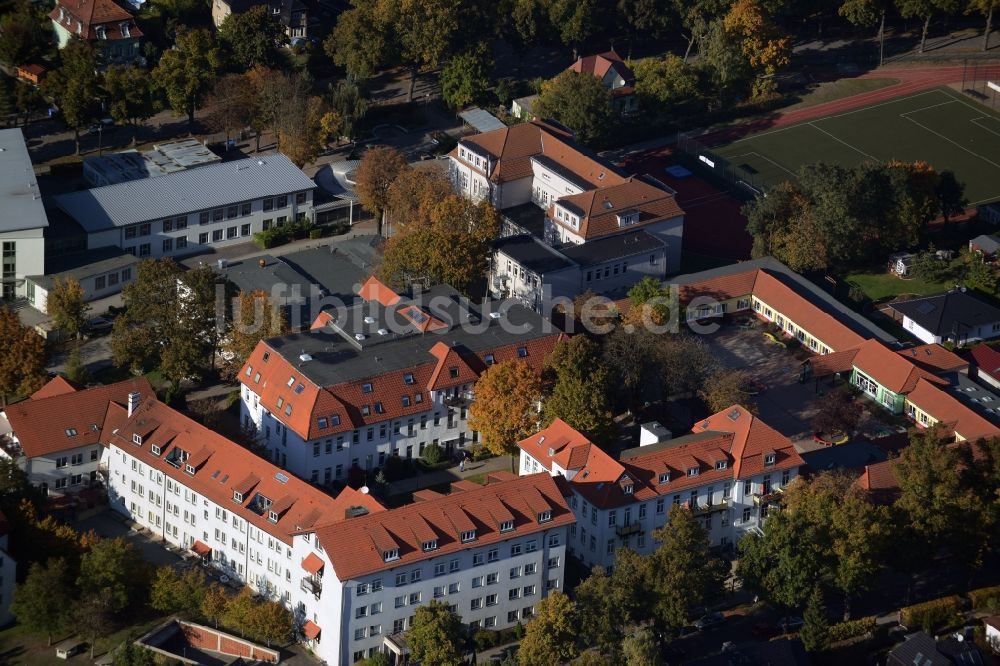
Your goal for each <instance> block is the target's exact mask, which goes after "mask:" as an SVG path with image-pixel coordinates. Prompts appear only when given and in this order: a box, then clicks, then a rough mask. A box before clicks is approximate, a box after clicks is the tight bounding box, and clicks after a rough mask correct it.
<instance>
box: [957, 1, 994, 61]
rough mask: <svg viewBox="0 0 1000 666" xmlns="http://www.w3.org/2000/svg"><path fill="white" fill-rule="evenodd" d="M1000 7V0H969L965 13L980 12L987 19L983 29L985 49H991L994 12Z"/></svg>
mask: <svg viewBox="0 0 1000 666" xmlns="http://www.w3.org/2000/svg"><path fill="white" fill-rule="evenodd" d="M998 9H1000V0H969V6H968V7H967V8H966V10H965V13H966V14H971V13H972V12H979V13H980V14H982V15H983V17H984V18H985V19H986V30H984V31H983V51H989V50H990V33H991V32H993V12H994V11H996V10H998Z"/></svg>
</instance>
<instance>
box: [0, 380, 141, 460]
mask: <svg viewBox="0 0 1000 666" xmlns="http://www.w3.org/2000/svg"><path fill="white" fill-rule="evenodd" d="M50 384H51V382H50ZM46 386H48V385H46ZM44 390H45V387H43V389H42V391H44ZM132 392H138V393H139V394H140V395H141V396H145V397H148V396H151V395H153V387H152V386H150V385H149V382H148V381H146V378H145V377H139V378H137V379H128V380H126V381H123V382H118V383H117V384H108V385H107V386H97V387H94V388H89V389H85V390H81V391H75V392H73V393H57V394H56V395H51V396H49V397H43V398H39V399H35V398H31V399H30V400H24V401H23V402H19V403H17V404H14V405H10V406H8V407H7V409H6V414H7V420H8V421H9V422H10V427H11V429H12V430H13V431H14V434H15V435H16V436H17V440H18V441H19V442H20V443H21V449H22V450H23V451H24V455H25V456H27V457H28V458H35V457H37V456H43V455H48V454H52V453H56V452H57V451H65V450H67V449H75V448H77V447H81V446H91V445H94V444H102V443H104V442H106V441H107V437H108V433H109V432H110V430H109V431H108V432H105V429H106V425H105V417H106V415H107V414H108V413H109V408H108V405H109V404H110V403H118V404H120V405H126V404H128V394H129V393H132ZM70 433H75V434H70Z"/></svg>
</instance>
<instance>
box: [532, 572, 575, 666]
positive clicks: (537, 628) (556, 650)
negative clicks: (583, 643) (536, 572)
mask: <svg viewBox="0 0 1000 666" xmlns="http://www.w3.org/2000/svg"><path fill="white" fill-rule="evenodd" d="M575 619H576V604H574V603H573V602H572V601H571V600H570V598H569V597H567V596H566V595H565V594H563V593H562V592H560V591H558V590H556V591H555V592H553V593H551V594H550V595H549V596H547V597H545V598H544V599H542V600H541V601H540V602H538V605H537V606H536V607H535V617H534V618H532V620H531V622H529V623H528V626H527V628H526V631H525V634H524V638H523V639H522V640H521V647H520V648H519V649H518V651H517V660H518V662H519V663H520V664H521V666H561V664H564V663H566V662H567V661H569V660H570V659H573V658H574V657H576V656H577V654H578V653H579V649H578V648H577V636H578V633H579V630H578V627H577V626H576V622H575Z"/></svg>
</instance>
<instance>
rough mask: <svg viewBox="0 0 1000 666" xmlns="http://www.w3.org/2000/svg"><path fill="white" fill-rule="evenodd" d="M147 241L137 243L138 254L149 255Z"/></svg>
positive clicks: (141, 255)
mask: <svg viewBox="0 0 1000 666" xmlns="http://www.w3.org/2000/svg"><path fill="white" fill-rule="evenodd" d="M149 252H150V250H149V243H142V244H140V245H139V256H140V257H148V256H149Z"/></svg>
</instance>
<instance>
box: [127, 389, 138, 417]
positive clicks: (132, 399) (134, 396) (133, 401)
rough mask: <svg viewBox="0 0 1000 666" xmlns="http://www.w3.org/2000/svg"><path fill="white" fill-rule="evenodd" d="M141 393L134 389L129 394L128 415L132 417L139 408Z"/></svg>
mask: <svg viewBox="0 0 1000 666" xmlns="http://www.w3.org/2000/svg"><path fill="white" fill-rule="evenodd" d="M140 397H141V396H140V394H139V392H138V391H132V392H131V393H129V394H128V415H129V416H130V417H131V416H132V414H133V413H134V412H135V410H136V409H138V408H139V398H140Z"/></svg>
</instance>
